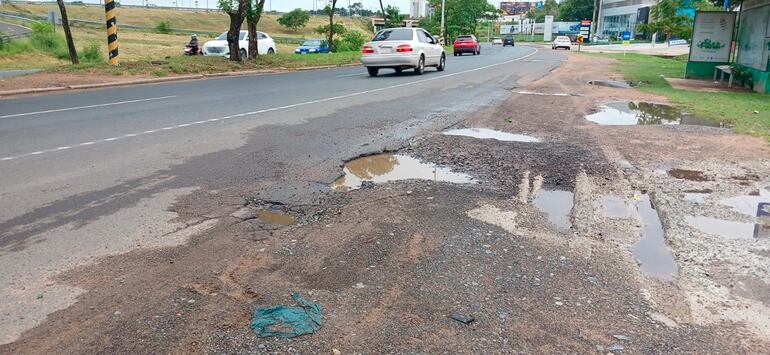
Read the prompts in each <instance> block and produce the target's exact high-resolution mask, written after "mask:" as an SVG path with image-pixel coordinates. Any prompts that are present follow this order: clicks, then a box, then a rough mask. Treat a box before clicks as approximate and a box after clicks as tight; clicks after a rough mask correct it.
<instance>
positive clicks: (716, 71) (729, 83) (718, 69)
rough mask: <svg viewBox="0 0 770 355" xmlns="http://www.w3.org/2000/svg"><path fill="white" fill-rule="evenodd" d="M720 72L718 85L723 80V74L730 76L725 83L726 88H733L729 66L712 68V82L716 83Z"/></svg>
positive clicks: (731, 68) (731, 70)
mask: <svg viewBox="0 0 770 355" xmlns="http://www.w3.org/2000/svg"><path fill="white" fill-rule="evenodd" d="M720 72H721V76H720V77H719V83H720V84H721V83H722V82H723V81H724V80H725V74H727V75H729V76H730V79H729V80H728V81H727V87H730V88H731V87H733V67H732V66H730V65H717V66H716V67H714V81H717V74H719V73H720Z"/></svg>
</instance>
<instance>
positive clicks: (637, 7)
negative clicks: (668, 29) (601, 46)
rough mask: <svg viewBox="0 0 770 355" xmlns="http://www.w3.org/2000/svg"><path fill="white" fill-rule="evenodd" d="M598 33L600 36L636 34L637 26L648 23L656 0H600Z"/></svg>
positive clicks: (597, 22) (597, 23)
mask: <svg viewBox="0 0 770 355" xmlns="http://www.w3.org/2000/svg"><path fill="white" fill-rule="evenodd" d="M600 2H601V5H600V6H599V14H598V19H597V21H596V33H597V34H598V35H599V36H619V35H620V34H621V33H623V32H631V33H632V34H634V35H636V34H639V33H637V31H636V26H637V25H638V24H640V23H647V20H648V18H649V13H650V6H653V5H655V3H656V0H600Z"/></svg>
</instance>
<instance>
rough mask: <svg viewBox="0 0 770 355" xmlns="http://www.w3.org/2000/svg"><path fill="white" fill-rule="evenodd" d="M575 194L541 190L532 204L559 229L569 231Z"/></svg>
mask: <svg viewBox="0 0 770 355" xmlns="http://www.w3.org/2000/svg"><path fill="white" fill-rule="evenodd" d="M574 197H575V194H573V193H572V192H570V191H561V190H540V191H538V193H537V197H535V200H534V201H533V202H532V204H533V205H534V206H535V207H536V208H537V209H538V210H540V211H542V212H543V213H545V214H546V215H547V216H548V220H549V221H550V222H551V223H552V224H553V225H554V226H556V227H557V228H559V229H560V230H563V231H568V230H569V229H570V228H571V224H570V221H569V213H570V211H572V204H573V200H574Z"/></svg>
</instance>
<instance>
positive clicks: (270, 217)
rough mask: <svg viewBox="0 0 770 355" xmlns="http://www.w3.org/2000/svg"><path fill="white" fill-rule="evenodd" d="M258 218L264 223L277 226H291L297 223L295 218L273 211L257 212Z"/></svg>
mask: <svg viewBox="0 0 770 355" xmlns="http://www.w3.org/2000/svg"><path fill="white" fill-rule="evenodd" d="M257 218H259V220H260V221H262V222H267V223H272V224H277V225H280V226H290V225H293V224H296V223H297V219H296V218H294V216H292V215H290V214H288V213H283V212H277V211H272V210H257Z"/></svg>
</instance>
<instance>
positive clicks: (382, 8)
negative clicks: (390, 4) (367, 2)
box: [380, 0, 385, 20]
mask: <svg viewBox="0 0 770 355" xmlns="http://www.w3.org/2000/svg"><path fill="white" fill-rule="evenodd" d="M380 11H382V19H383V20H384V19H385V6H384V5H382V0H380Z"/></svg>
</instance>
